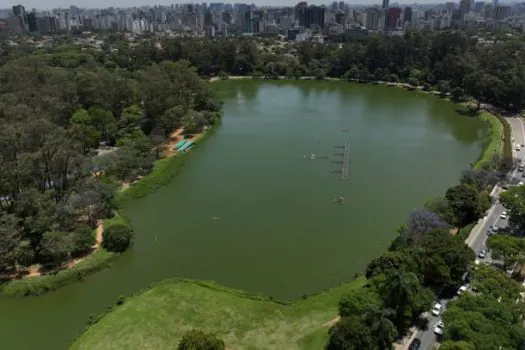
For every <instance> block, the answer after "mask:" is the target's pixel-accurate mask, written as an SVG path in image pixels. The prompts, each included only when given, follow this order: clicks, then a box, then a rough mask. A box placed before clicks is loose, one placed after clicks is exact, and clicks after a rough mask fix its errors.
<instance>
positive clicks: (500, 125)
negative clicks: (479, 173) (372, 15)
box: [473, 111, 512, 169]
mask: <svg viewBox="0 0 525 350" xmlns="http://www.w3.org/2000/svg"><path fill="white" fill-rule="evenodd" d="M477 118H480V119H481V120H483V121H484V122H485V123H487V125H488V128H489V129H488V133H487V137H486V140H485V143H484V147H483V152H482V153H481V154H480V156H479V158H478V160H477V161H476V162H475V163H474V166H473V168H474V169H481V168H483V167H484V166H485V165H486V164H487V163H489V162H490V161H491V160H492V157H493V156H494V155H495V154H497V155H500V156H505V153H504V148H505V147H504V145H505V146H507V144H509V146H510V147H511V148H512V145H510V142H511V139H510V135H509V137H508V141H509V142H503V141H506V140H507V138H506V137H505V138H504V136H507V135H504V131H505V129H506V128H505V127H507V128H509V131H510V126H509V125H508V123H507V122H506V121H505V120H500V119H499V118H498V117H497V116H495V115H494V114H491V113H489V112H486V111H481V112H480V113H479V115H478V116H477ZM510 152H511V157H512V149H511V150H510Z"/></svg>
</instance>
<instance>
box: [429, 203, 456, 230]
mask: <svg viewBox="0 0 525 350" xmlns="http://www.w3.org/2000/svg"><path fill="white" fill-rule="evenodd" d="M425 209H427V210H428V211H430V212H432V213H435V214H436V215H437V216H438V217H439V218H440V219H441V221H443V222H446V223H448V224H452V223H453V222H454V212H453V211H452V207H451V206H450V203H449V201H448V200H447V199H446V198H443V197H437V198H434V199H431V200H429V201H428V202H427V203H425Z"/></svg>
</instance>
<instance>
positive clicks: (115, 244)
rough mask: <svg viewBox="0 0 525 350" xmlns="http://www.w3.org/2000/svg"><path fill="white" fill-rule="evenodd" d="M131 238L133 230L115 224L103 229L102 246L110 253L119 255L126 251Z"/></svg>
mask: <svg viewBox="0 0 525 350" xmlns="http://www.w3.org/2000/svg"><path fill="white" fill-rule="evenodd" d="M132 238H133V229H132V228H131V227H130V226H128V225H124V224H115V225H111V226H109V227H107V228H106V229H104V233H103V234H102V246H103V247H104V248H105V249H107V250H109V251H110V252H116V253H121V252H123V251H125V250H126V249H128V247H129V245H130V244H131V239H132Z"/></svg>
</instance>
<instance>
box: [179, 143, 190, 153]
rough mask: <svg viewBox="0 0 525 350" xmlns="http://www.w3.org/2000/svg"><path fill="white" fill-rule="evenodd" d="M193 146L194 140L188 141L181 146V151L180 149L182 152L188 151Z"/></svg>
mask: <svg viewBox="0 0 525 350" xmlns="http://www.w3.org/2000/svg"><path fill="white" fill-rule="evenodd" d="M191 147H193V141H189V142H186V143H185V144H184V145H183V146H182V147H181V148H179V151H180V152H186V151H188V150H189V149H190V148H191Z"/></svg>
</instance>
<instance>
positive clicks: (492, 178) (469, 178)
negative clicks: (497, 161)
mask: <svg viewBox="0 0 525 350" xmlns="http://www.w3.org/2000/svg"><path fill="white" fill-rule="evenodd" d="M500 180H501V174H500V173H498V172H495V171H488V170H486V169H468V170H465V171H464V172H463V173H462V174H461V180H460V181H461V183H462V184H466V185H470V186H472V187H474V188H475V189H476V190H477V191H478V192H480V191H484V190H489V189H490V188H491V187H494V186H495V185H496V184H497V183H498V181H500Z"/></svg>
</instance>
